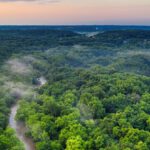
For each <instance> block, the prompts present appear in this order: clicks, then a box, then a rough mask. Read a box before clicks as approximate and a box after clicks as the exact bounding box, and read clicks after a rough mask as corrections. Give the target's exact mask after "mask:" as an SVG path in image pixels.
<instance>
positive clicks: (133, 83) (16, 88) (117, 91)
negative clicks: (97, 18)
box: [0, 30, 150, 150]
mask: <svg viewBox="0 0 150 150" xmlns="http://www.w3.org/2000/svg"><path fill="white" fill-rule="evenodd" d="M0 43H1V44H0V60H1V62H0V95H1V97H0V150H23V149H24V146H23V143H21V141H19V139H18V138H17V135H16V133H15V131H14V130H13V129H11V127H10V126H9V114H10V108H11V106H12V105H13V104H15V103H19V108H18V111H17V115H16V119H17V120H19V121H22V122H24V123H25V125H26V127H27V128H28V131H27V132H26V136H28V137H31V138H32V139H33V141H34V143H35V147H36V149H37V150H149V149H150V31H144V30H143V31H142V30H123V31H122V30H115V31H105V32H99V33H97V34H93V35H90V36H89V35H87V34H78V33H75V32H71V31H61V30H60V31H55V30H1V31H0ZM41 76H42V77H44V78H45V79H46V81H47V82H46V84H44V85H43V86H37V85H38V82H37V78H39V77H41Z"/></svg>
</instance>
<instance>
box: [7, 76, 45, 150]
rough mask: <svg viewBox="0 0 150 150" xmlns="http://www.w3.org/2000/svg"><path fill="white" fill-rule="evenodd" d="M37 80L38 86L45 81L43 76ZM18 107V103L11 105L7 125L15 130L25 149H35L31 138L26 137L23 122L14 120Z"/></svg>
mask: <svg viewBox="0 0 150 150" xmlns="http://www.w3.org/2000/svg"><path fill="white" fill-rule="evenodd" d="M38 80H39V82H40V86H42V85H44V84H45V83H46V80H45V78H43V77H41V78H39V79H38ZM18 108H19V104H18V103H17V104H15V105H13V106H12V107H11V113H10V117H9V126H10V127H11V128H13V129H14V130H15V132H16V136H17V137H18V139H19V140H20V141H21V142H22V143H23V144H24V147H25V150H35V145H34V142H33V140H32V138H30V137H27V136H26V135H25V133H26V131H27V128H26V126H25V123H24V122H21V121H16V119H15V116H16V114H17V110H18Z"/></svg>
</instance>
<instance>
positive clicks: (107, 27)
mask: <svg viewBox="0 0 150 150" xmlns="http://www.w3.org/2000/svg"><path fill="white" fill-rule="evenodd" d="M48 29H49V30H67V31H75V32H96V31H109V30H150V26H131V25H130V26H120V25H76V26H75V25H73V26H66V25H59V26H58V25H56V26H54V25H53V26H47V25H38V26H37V25H31V26H30V25H29V26H28V25H21V26H18V25H11V26H9V25H2V26H0V30H48Z"/></svg>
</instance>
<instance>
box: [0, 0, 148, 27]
mask: <svg viewBox="0 0 150 150" xmlns="http://www.w3.org/2000/svg"><path fill="white" fill-rule="evenodd" d="M0 24H1V25H5V24H8V25H11V24H17V25H22V24H26V25H31V24H34V25H57V24H58V25H61V24H66V25H70V24H104V25H106V24H107V25H109V24H111V25H112V24H113V25H150V0H0Z"/></svg>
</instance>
